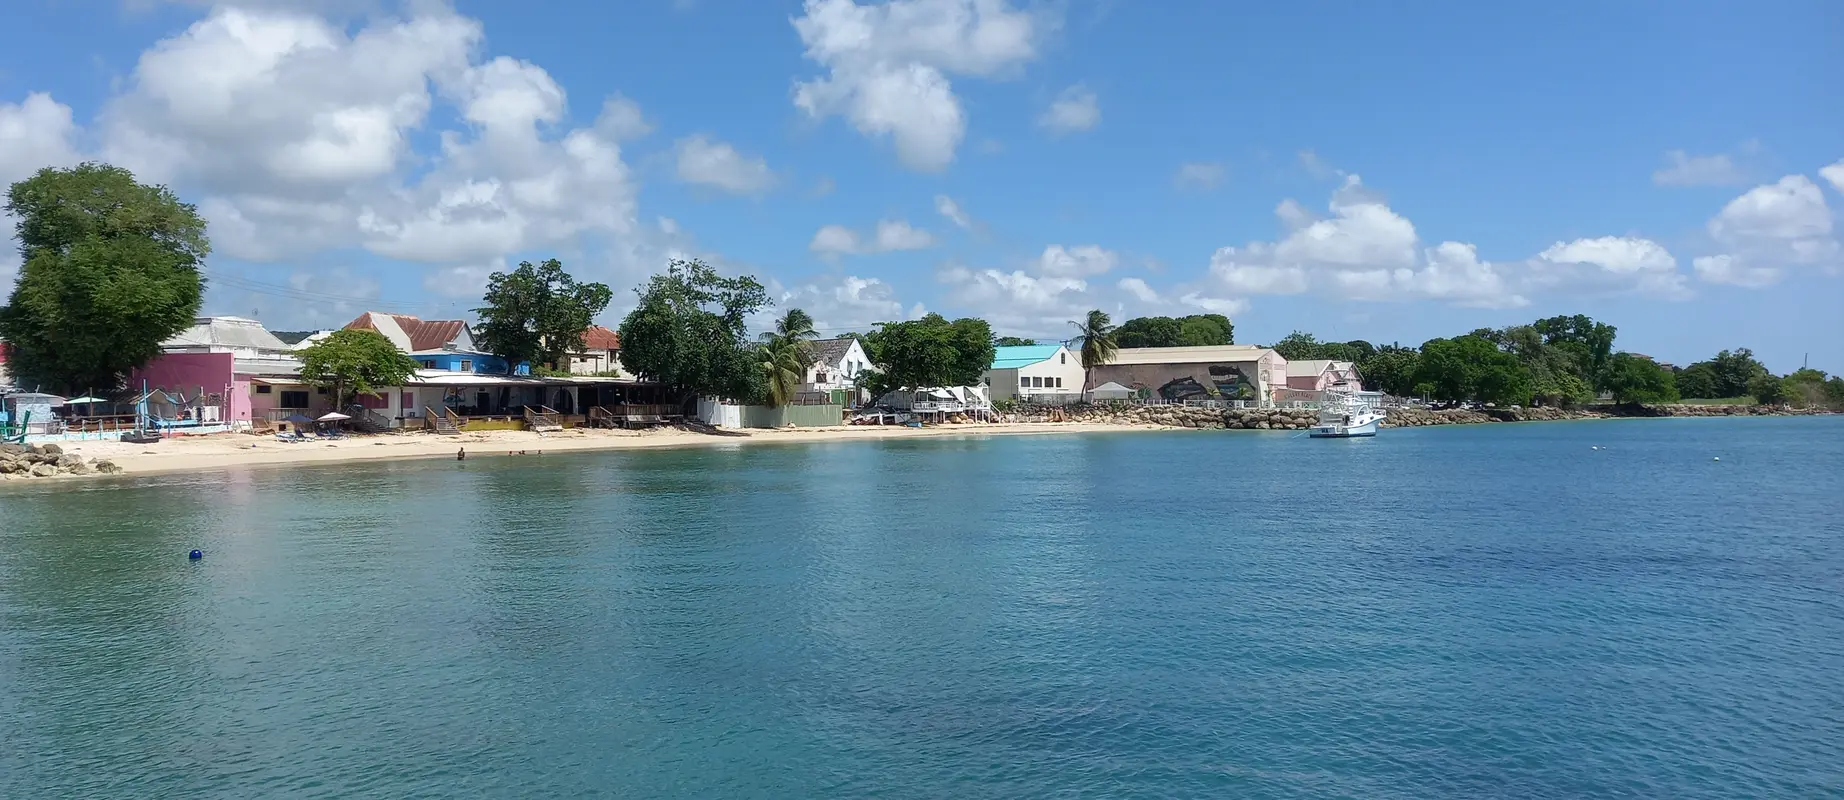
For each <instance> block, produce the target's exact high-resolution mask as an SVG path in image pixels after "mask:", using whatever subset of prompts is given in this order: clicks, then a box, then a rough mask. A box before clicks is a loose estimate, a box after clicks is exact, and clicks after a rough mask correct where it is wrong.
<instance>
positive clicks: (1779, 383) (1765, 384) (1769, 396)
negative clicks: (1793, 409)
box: [1748, 371, 1788, 406]
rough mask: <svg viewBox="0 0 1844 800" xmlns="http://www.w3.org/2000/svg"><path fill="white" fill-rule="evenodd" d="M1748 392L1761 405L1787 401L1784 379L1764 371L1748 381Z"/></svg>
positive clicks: (1773, 404)
mask: <svg viewBox="0 0 1844 800" xmlns="http://www.w3.org/2000/svg"><path fill="white" fill-rule="evenodd" d="M1748 394H1750V395H1753V396H1754V401H1755V402H1756V403H1760V404H1761V405H1764V406H1777V405H1780V404H1782V403H1785V402H1786V401H1787V397H1788V394H1787V391H1786V381H1784V380H1781V379H1780V378H1777V377H1774V375H1773V373H1770V372H1765V371H1764V372H1762V373H1761V374H1759V375H1756V376H1754V378H1753V379H1752V380H1750V381H1748Z"/></svg>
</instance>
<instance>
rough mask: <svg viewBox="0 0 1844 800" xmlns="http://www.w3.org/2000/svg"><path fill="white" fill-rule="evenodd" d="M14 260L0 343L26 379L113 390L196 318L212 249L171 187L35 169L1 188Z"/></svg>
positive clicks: (97, 172) (89, 169) (64, 387)
mask: <svg viewBox="0 0 1844 800" xmlns="http://www.w3.org/2000/svg"><path fill="white" fill-rule="evenodd" d="M6 211H7V212H8V213H10V214H12V215H14V216H15V217H17V218H18V222H17V223H16V224H15V227H14V234H15V235H16V236H17V237H18V239H19V256H20V260H21V261H22V264H21V267H20V271H19V278H18V281H17V282H16V283H15V284H14V286H13V292H12V295H11V296H10V297H9V298H8V300H7V304H6V305H5V306H4V307H0V339H4V340H6V341H7V342H8V343H9V345H10V347H11V348H12V360H11V363H10V364H9V365H8V367H9V369H10V370H11V371H12V372H13V373H14V376H15V379H16V380H17V381H18V382H19V383H20V384H22V385H26V386H32V385H39V386H43V387H45V388H48V389H55V390H58V391H63V392H67V393H69V392H77V391H84V390H86V389H95V390H98V391H105V390H113V389H116V388H118V387H119V386H120V385H121V384H122V382H123V380H124V379H125V378H126V376H127V374H128V372H129V371H130V370H133V369H134V368H136V367H139V366H141V365H143V364H146V363H147V362H148V361H150V360H152V359H153V358H154V357H155V356H157V355H159V354H160V343H161V342H163V341H166V340H167V339H169V338H171V337H172V336H173V335H174V334H177V333H179V332H180V331H183V330H185V329H186V328H187V327H189V326H190V325H191V324H192V320H193V318H194V317H196V316H197V314H198V309H199V303H200V301H201V300H202V299H203V298H204V293H205V279H204V276H203V275H202V274H201V273H200V269H201V268H202V267H203V265H204V260H205V256H206V255H208V254H210V252H211V245H210V242H209V241H208V240H207V238H206V236H205V221H204V220H203V219H201V218H200V217H199V215H198V211H197V209H196V208H194V207H193V206H192V205H191V204H190V203H182V202H180V200H179V198H178V197H177V196H175V195H174V194H173V192H172V191H171V190H170V189H167V188H166V187H164V186H149V185H146V184H142V183H139V182H136V181H135V179H134V175H133V174H132V173H130V172H129V171H128V170H125V169H122V168H120V167H113V166H109V165H107V164H96V163H88V164H82V165H79V166H77V167H74V168H71V169H51V168H46V169H42V170H39V171H38V173H37V174H35V175H33V176H32V177H30V178H27V179H25V180H23V181H19V182H18V183H15V184H13V185H12V187H11V188H9V189H8V191H7V196H6Z"/></svg>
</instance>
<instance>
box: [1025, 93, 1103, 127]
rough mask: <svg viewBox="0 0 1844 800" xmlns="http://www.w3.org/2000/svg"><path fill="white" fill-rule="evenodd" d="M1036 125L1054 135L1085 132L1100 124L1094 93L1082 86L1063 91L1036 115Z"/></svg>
mask: <svg viewBox="0 0 1844 800" xmlns="http://www.w3.org/2000/svg"><path fill="white" fill-rule="evenodd" d="M1037 124H1038V125H1039V126H1040V127H1042V128H1044V129H1045V130H1048V131H1050V132H1051V133H1052V134H1054V135H1059V136H1060V135H1062V134H1065V133H1074V132H1076V131H1086V130H1088V129H1090V128H1093V127H1095V126H1096V125H1099V124H1101V103H1100V100H1099V99H1098V98H1096V96H1095V93H1094V92H1093V91H1090V90H1089V88H1088V87H1086V86H1083V85H1082V84H1079V83H1078V84H1076V85H1074V86H1071V87H1069V88H1067V89H1064V90H1063V91H1062V92H1061V93H1060V94H1058V95H1057V96H1056V99H1055V100H1052V101H1051V102H1050V107H1049V108H1046V109H1044V113H1042V114H1040V115H1038V117H1037Z"/></svg>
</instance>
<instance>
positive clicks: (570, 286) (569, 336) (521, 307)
mask: <svg viewBox="0 0 1844 800" xmlns="http://www.w3.org/2000/svg"><path fill="white" fill-rule="evenodd" d="M613 297H614V293H613V292H611V291H609V289H608V287H607V286H606V285H603V284H600V283H577V281H576V279H575V278H573V277H571V276H570V273H568V272H565V271H564V269H563V264H562V263H561V262H559V261H558V260H557V259H555V258H550V259H545V260H544V261H543V262H542V263H539V264H537V265H535V266H534V265H533V264H532V263H531V262H530V261H521V262H519V266H518V267H517V268H515V269H513V270H512V271H511V272H495V273H493V274H492V275H491V276H489V277H488V278H487V293H486V296H485V297H483V298H481V301H482V302H484V303H486V305H484V306H482V307H480V308H476V309H474V313H475V314H477V315H479V317H480V324H479V325H476V326H475V327H474V330H475V331H476V332H477V333H479V335H480V343H481V345H482V346H483V347H485V348H486V349H487V350H488V351H489V352H491V353H493V354H494V355H497V356H500V357H501V358H504V359H506V363H507V364H508V365H512V366H515V367H516V366H517V365H518V364H519V363H521V362H524V363H529V364H531V365H532V366H533V367H539V366H542V365H548V366H550V367H552V368H555V369H563V368H565V367H566V366H567V365H568V361H569V357H570V354H571V353H573V352H577V351H579V350H581V349H582V348H583V331H585V330H587V329H588V328H589V325H590V323H591V322H593V321H594V320H595V315H597V314H600V313H602V310H603V309H605V308H608V302H609V300H611V299H613Z"/></svg>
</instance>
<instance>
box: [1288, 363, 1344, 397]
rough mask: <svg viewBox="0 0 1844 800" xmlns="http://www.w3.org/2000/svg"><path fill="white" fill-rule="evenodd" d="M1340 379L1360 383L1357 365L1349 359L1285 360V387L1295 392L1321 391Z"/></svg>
mask: <svg viewBox="0 0 1844 800" xmlns="http://www.w3.org/2000/svg"><path fill="white" fill-rule="evenodd" d="M1341 381H1343V382H1346V383H1352V384H1358V383H1360V381H1359V379H1358V374H1357V367H1356V366H1354V365H1353V364H1352V363H1351V362H1349V361H1330V360H1326V359H1313V360H1301V361H1289V362H1287V388H1288V389H1292V390H1294V391H1296V392H1322V391H1325V389H1326V388H1327V387H1329V386H1331V385H1332V384H1335V383H1339V382H1341Z"/></svg>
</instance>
